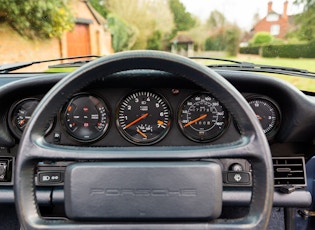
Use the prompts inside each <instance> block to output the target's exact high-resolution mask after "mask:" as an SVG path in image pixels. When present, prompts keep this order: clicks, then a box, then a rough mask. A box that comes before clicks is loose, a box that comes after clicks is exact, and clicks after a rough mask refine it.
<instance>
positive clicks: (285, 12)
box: [283, 1, 288, 19]
mask: <svg viewBox="0 0 315 230" xmlns="http://www.w3.org/2000/svg"><path fill="white" fill-rule="evenodd" d="M287 10H288V1H285V2H284V3H283V18H284V19H287V18H288V14H287Z"/></svg>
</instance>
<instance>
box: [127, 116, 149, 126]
mask: <svg viewBox="0 0 315 230" xmlns="http://www.w3.org/2000/svg"><path fill="white" fill-rule="evenodd" d="M148 115H149V113H145V114H143V115H142V116H141V117H138V118H137V119H136V120H134V121H132V122H130V123H129V124H128V125H126V126H125V127H124V128H123V129H128V128H129V127H130V126H132V125H134V124H136V123H137V122H138V121H141V120H142V119H143V118H146V117H147V116H148Z"/></svg>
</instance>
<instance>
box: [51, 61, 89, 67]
mask: <svg viewBox="0 0 315 230" xmlns="http://www.w3.org/2000/svg"><path fill="white" fill-rule="evenodd" d="M90 61H91V60H84V61H74V62H68V63H61V64H57V65H50V66H48V68H50V69H51V68H71V67H80V66H82V65H84V64H86V63H88V62H90Z"/></svg>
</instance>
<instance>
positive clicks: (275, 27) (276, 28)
mask: <svg viewBox="0 0 315 230" xmlns="http://www.w3.org/2000/svg"><path fill="white" fill-rule="evenodd" d="M270 34H271V35H279V34H280V25H278V24H275V25H271V27H270Z"/></svg>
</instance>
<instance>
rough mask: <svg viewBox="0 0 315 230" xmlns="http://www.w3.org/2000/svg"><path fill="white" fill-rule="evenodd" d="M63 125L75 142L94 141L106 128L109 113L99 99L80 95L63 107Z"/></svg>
mask: <svg viewBox="0 0 315 230" xmlns="http://www.w3.org/2000/svg"><path fill="white" fill-rule="evenodd" d="M63 123H64V126H65V128H66V130H67V132H68V133H69V134H70V135H71V136H72V137H73V138H75V139H76V140H79V141H83V142H90V141H95V140H97V139H98V138H100V137H101V136H102V135H103V134H104V133H105V132H106V130H107V128H108V125H109V111H108V108H107V106H106V104H105V102H104V101H103V100H102V99H101V98H99V97H96V96H92V95H89V94H80V95H78V96H76V97H74V98H72V100H71V101H70V103H69V104H68V105H67V106H66V107H65V111H64V116H63Z"/></svg>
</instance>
